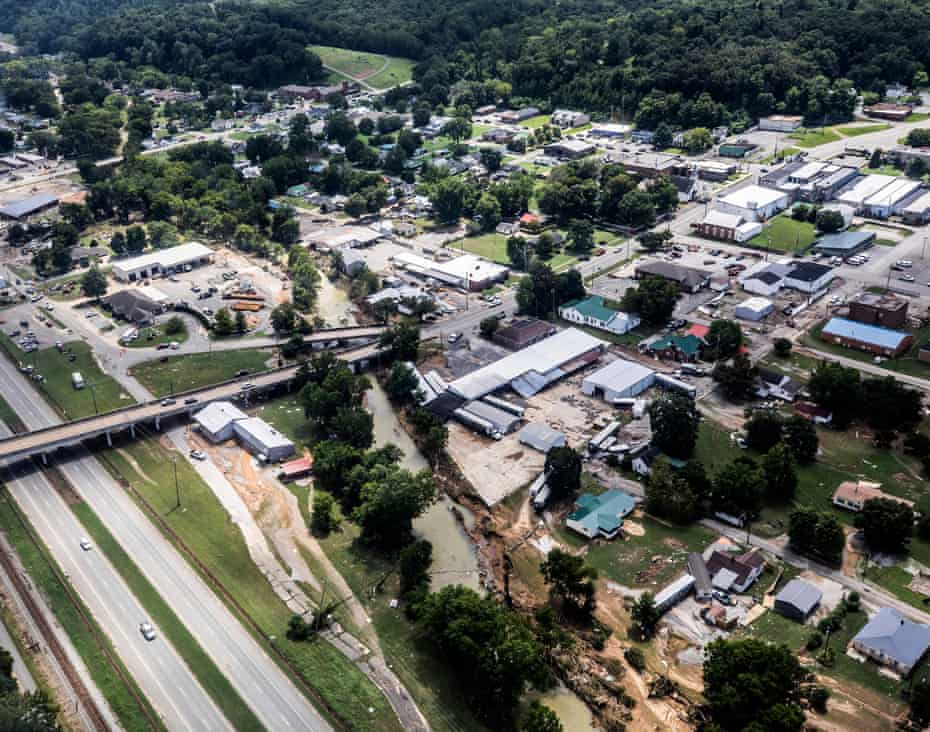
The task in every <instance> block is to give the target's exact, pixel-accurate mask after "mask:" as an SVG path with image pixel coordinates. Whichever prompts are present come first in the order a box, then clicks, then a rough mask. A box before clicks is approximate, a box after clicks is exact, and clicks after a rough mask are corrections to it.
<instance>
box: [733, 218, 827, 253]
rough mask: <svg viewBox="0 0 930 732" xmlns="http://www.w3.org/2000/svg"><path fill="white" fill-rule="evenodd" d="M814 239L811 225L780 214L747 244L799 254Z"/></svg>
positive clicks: (814, 235)
mask: <svg viewBox="0 0 930 732" xmlns="http://www.w3.org/2000/svg"><path fill="white" fill-rule="evenodd" d="M816 238H817V236H816V234H815V230H814V225H813V224H811V223H808V222H807V221H795V220H794V219H793V218H791V216H790V215H788V214H782V215H781V216H776V217H775V218H773V219H771V220H770V221H769V222H768V223H767V224H766V225H765V228H763V229H762V232H761V233H760V234H757V235H756V236H754V237H753V238H752V239H750V240H749V242H748V244H749V246H752V247H759V248H760V249H775V250H778V251H782V252H791V253H799V252H803V251H804V250H805V249H807V248H808V247H809V246H810V245H811V244H813V243H814V240H815V239H816Z"/></svg>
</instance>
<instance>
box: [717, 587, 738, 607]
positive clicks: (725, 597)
mask: <svg viewBox="0 0 930 732" xmlns="http://www.w3.org/2000/svg"><path fill="white" fill-rule="evenodd" d="M714 599H715V600H716V601H717V602H719V603H720V604H722V605H733V604H734V602H733V598H732V597H730V595H729V594H728V593H726V592H724V591H723V590H714Z"/></svg>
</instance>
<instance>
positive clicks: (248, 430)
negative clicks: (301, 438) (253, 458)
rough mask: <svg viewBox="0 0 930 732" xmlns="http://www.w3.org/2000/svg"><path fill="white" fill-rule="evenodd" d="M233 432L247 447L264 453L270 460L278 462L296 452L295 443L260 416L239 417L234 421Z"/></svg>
mask: <svg viewBox="0 0 930 732" xmlns="http://www.w3.org/2000/svg"><path fill="white" fill-rule="evenodd" d="M233 432H234V433H235V434H236V437H238V438H239V439H240V440H241V441H242V443H243V444H244V445H245V447H246V448H248V449H249V450H251V451H252V452H254V453H256V454H258V455H264V456H265V459H267V460H268V461H269V462H277V461H278V460H283V459H284V458H286V457H289V456H290V455H292V454H293V452H294V443H293V442H291V441H290V440H289V439H288V438H286V437H285V436H284V435H282V434H281V433H280V432H278V431H277V430H276V429H275V428H274V427H272V426H271V425H270V424H268V423H267V422H266V421H265V420H263V419H260V418H258V417H248V418H247V419H239V420H236V421H235V422H234V423H233Z"/></svg>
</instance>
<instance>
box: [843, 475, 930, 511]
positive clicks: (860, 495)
mask: <svg viewBox="0 0 930 732" xmlns="http://www.w3.org/2000/svg"><path fill="white" fill-rule="evenodd" d="M878 498H882V499H885V500H888V501H897V502H898V503H903V504H904V505H906V506H910V507H911V508H913V507H914V502H913V501H909V500H907V499H906V498H900V497H898V496H896V495H893V494H891V493H885V491H883V490H882V484H881V483H873V482H872V481H868V480H846V481H843V482H842V483H840V484H839V485H838V486H837V488H836V490H835V491H833V505H834V506H839V507H840V508H845V509H846V510H848V511H854V512H856V513H858V512H859V511H861V510H862V509H863V508H864V507H865V504H866V501H871V500H873V499H878Z"/></svg>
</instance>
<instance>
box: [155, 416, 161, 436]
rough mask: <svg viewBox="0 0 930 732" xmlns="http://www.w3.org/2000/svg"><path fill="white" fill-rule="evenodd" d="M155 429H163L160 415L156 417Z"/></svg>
mask: <svg viewBox="0 0 930 732" xmlns="http://www.w3.org/2000/svg"><path fill="white" fill-rule="evenodd" d="M155 430H156V431H158V432H160V431H161V417H160V416H156V417H155Z"/></svg>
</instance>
